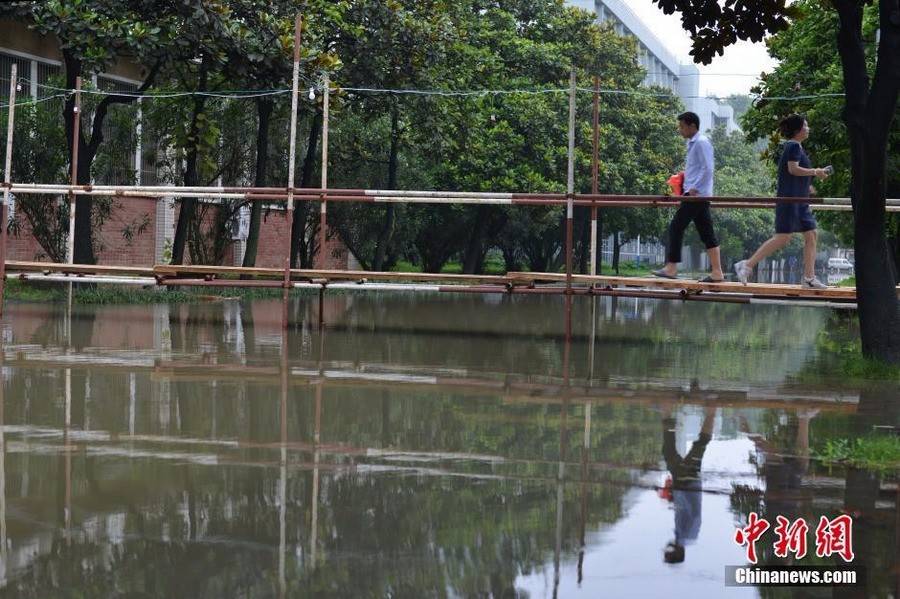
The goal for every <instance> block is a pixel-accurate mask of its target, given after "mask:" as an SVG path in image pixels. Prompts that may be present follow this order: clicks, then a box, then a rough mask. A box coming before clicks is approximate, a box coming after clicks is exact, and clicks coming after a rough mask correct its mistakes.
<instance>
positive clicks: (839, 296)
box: [507, 272, 900, 300]
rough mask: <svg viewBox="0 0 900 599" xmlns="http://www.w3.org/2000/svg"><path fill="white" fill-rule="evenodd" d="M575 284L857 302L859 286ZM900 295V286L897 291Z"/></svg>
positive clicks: (523, 279) (632, 280) (580, 279)
mask: <svg viewBox="0 0 900 599" xmlns="http://www.w3.org/2000/svg"><path fill="white" fill-rule="evenodd" d="M507 276H508V277H509V278H510V280H512V281H514V282H516V283H518V284H526V283H535V282H553V283H564V282H565V281H566V275H565V274H563V273H540V272H512V273H509V274H508V275H507ZM572 282H573V283H578V284H584V285H590V284H593V285H600V286H610V287H640V288H653V289H668V290H684V291H692V292H729V293H743V294H749V295H752V296H756V297H760V296H765V297H787V298H806V299H809V298H814V299H823V300H825V299H836V300H855V299H856V288H855V287H829V288H828V289H805V288H803V287H800V286H799V285H776V284H763V283H748V284H747V285H744V284H742V283H739V282H724V283H700V282H698V281H695V280H692V279H675V280H673V279H663V278H659V277H652V278H650V277H613V276H603V275H596V276H591V275H573V276H572ZM897 291H898V293H900V287H898V289H897Z"/></svg>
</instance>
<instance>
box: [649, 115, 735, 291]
mask: <svg viewBox="0 0 900 599" xmlns="http://www.w3.org/2000/svg"><path fill="white" fill-rule="evenodd" d="M678 133H679V134H680V135H681V136H682V137H683V138H685V139H686V140H687V157H686V158H685V164H684V187H683V188H684V195H686V196H706V197H708V196H711V195H712V194H713V170H714V169H715V161H714V159H713V147H712V144H711V143H710V141H709V139H707V137H706V136H705V135H702V134H701V133H700V117H698V116H697V115H696V114H695V113H693V112H685V113H684V114H681V115H679V116H678ZM692 221H693V223H694V225H695V226H696V227H697V233H699V234H700V240H701V241H703V243H704V245H706V251H707V253H708V254H709V263H710V265H711V268H712V273H710V276H708V277H706V278H704V279H702V282H704V283H719V282H721V281H723V280H725V275H724V274H723V273H722V258H721V256H720V254H719V240H718V239H716V233H715V231H714V230H713V222H712V211H711V210H710V207H709V202H696V201H691V202H681V205H679V206H678V210H677V211H676V212H675V216H674V217H673V218H672V222H671V223H670V224H669V241H668V245H667V247H666V265H665V266H664V267H663V268H661V269H660V270H655V271H653V274H654V275H656V276H657V277H663V278H665V279H674V278H676V275H677V274H678V263H679V262H681V246H682V245H683V244H684V230H685V229H687V226H688V225H689V224H691V222H692Z"/></svg>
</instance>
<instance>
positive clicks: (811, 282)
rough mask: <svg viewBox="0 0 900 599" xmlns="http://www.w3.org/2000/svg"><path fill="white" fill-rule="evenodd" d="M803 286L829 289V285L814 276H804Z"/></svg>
mask: <svg viewBox="0 0 900 599" xmlns="http://www.w3.org/2000/svg"><path fill="white" fill-rule="evenodd" d="M803 288H804V289H828V285H826V284H825V283H823V282H822V281H820V280H819V279H817V278H816V277H813V278H811V279H807V278H804V279H803Z"/></svg>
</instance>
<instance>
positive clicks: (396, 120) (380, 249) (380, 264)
mask: <svg viewBox="0 0 900 599" xmlns="http://www.w3.org/2000/svg"><path fill="white" fill-rule="evenodd" d="M399 148H400V111H399V109H398V108H397V102H396V101H395V102H394V103H393V105H392V106H391V150H390V154H389V156H388V178H387V188H388V189H396V188H397V168H398V165H397V161H398V158H399V157H398V152H399ZM396 220H397V216H396V211H395V206H394V204H393V203H388V205H387V207H386V209H385V213H384V223H383V224H382V227H381V231H380V232H379V234H378V242H377V243H376V245H375V259H374V260H373V261H372V269H373V270H376V271H379V270H382V269H383V268H384V261H385V256H386V255H387V252H388V248H389V247H390V245H391V242H392V241H393V238H394V226H395V224H396Z"/></svg>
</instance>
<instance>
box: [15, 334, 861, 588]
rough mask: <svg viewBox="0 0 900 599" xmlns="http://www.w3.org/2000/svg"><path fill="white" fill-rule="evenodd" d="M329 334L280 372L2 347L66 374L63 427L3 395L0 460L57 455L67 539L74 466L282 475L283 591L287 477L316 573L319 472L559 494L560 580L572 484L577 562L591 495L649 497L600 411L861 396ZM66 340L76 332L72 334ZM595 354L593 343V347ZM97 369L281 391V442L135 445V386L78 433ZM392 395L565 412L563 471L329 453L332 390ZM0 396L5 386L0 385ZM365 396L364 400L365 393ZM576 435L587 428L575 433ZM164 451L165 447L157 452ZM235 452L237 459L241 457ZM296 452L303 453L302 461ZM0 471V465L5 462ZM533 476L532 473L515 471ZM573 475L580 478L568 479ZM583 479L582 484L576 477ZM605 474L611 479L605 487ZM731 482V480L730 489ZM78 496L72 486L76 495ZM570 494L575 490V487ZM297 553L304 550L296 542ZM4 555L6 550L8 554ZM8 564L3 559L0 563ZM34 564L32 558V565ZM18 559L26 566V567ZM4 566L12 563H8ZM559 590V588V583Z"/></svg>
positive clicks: (476, 460)
mask: <svg viewBox="0 0 900 599" xmlns="http://www.w3.org/2000/svg"><path fill="white" fill-rule="evenodd" d="M325 332H326V329H324V328H323V329H321V334H320V338H319V340H318V341H319V348H318V351H319V359H318V360H293V361H289V352H288V347H287V340H288V334H287V331H286V330H285V331H283V332H282V333H281V341H282V345H281V362H280V364H279V365H277V366H262V365H260V366H256V365H246V364H229V363H218V364H215V363H209V362H203V361H196V358H194V359H193V360H194V361H192V359H191V357H190V356H187V355H185V356H181V355H177V356H176V355H173V354H172V353H171V351H170V350H167V351H162V352H160V353H158V354H154V353H151V354H150V355H147V354H146V352H142V351H139V350H129V351H90V350H80V349H75V348H72V347H71V346H56V347H54V346H44V347H42V346H38V345H34V344H20V345H15V344H5V345H4V346H3V348H2V352H0V365H2V366H3V367H6V368H15V369H18V370H22V369H41V370H48V369H49V370H59V371H62V372H63V373H64V374H65V404H64V411H65V419H64V425H63V426H62V427H61V428H60V427H56V428H54V427H42V428H33V427H21V426H12V425H6V426H2V423H3V420H2V415H3V413H2V407H3V398H2V395H0V449H2V452H3V454H2V455H5V453H6V452H8V451H9V452H17V451H35V452H38V453H40V452H46V453H50V452H52V453H57V454H61V455H62V456H63V460H64V462H65V481H64V484H65V497H64V510H63V513H64V515H65V522H64V527H63V531H64V534H65V535H66V536H67V537H70V536H71V535H73V534H74V533H75V531H76V529H75V524H73V521H72V504H73V470H72V460H73V455H78V454H79V453H81V454H83V455H86V456H114V457H120V458H122V459H126V460H130V459H136V458H151V459H154V460H163V461H171V462H175V463H191V464H196V465H197V466H199V467H202V466H204V465H208V466H212V467H222V466H239V467H252V468H266V469H271V468H278V471H279V478H278V480H279V482H278V486H277V489H276V494H277V500H276V503H277V506H278V514H279V535H280V537H279V552H278V555H279V557H278V564H279V566H278V569H279V581H280V585H281V586H280V588H281V590H282V592H283V591H284V589H286V579H287V574H286V563H285V562H286V559H287V556H288V555H289V552H292V551H293V550H294V545H293V544H291V543H288V542H287V539H288V528H287V510H288V509H289V507H288V506H289V504H288V501H287V496H286V488H287V484H288V481H289V478H290V475H291V474H293V473H297V472H309V473H311V475H312V490H311V495H312V496H311V502H310V506H311V510H310V511H311V513H310V516H309V527H310V528H309V548H308V553H305V554H306V555H309V556H310V559H311V561H310V563H313V564H315V563H317V561H318V560H319V559H320V557H317V556H319V555H320V551H321V544H320V543H319V541H318V539H317V534H318V532H319V531H318V528H319V525H318V514H319V508H320V506H319V502H320V498H319V479H320V475H321V473H322V472H323V471H325V472H334V471H349V472H358V473H360V472H365V471H367V470H368V471H375V472H382V471H391V472H397V473H400V474H404V473H408V474H412V475H416V476H441V477H465V478H469V479H473V480H475V479H487V478H489V479H492V480H519V481H532V482H538V483H544V484H547V483H551V484H552V483H555V485H556V490H557V496H556V546H555V548H554V567H555V570H556V571H557V572H559V570H560V559H561V558H560V555H561V551H562V535H563V532H562V530H563V527H562V522H563V520H562V514H563V511H564V508H565V501H564V493H563V489H564V487H566V485H572V484H573V483H578V484H579V487H578V488H579V493H580V497H581V500H580V503H581V506H580V508H581V509H580V514H579V523H580V535H581V537H580V538H581V553H582V555H583V553H584V548H585V542H584V538H585V527H586V523H587V519H588V508H587V506H588V500H587V497H588V493H589V492H590V491H589V489H590V488H591V486H592V485H597V484H609V485H626V486H628V487H635V486H637V487H641V486H644V487H650V488H652V487H653V483H652V482H649V481H648V480H647V478H646V477H643V480H641V478H642V477H641V476H639V475H640V473H646V472H648V471H651V472H652V471H653V468H654V467H653V466H652V465H648V464H644V463H640V464H638V463H620V462H615V461H608V460H603V459H596V456H590V454H589V450H590V447H591V438H592V434H591V431H592V430H594V427H595V426H596V424H595V423H592V411H593V406H594V404H595V403H596V404H598V405H601V404H624V405H630V404H641V405H656V404H663V403H669V402H672V401H676V402H682V403H691V404H700V405H714V406H721V407H726V406H727V407H735V408H779V409H788V410H800V409H804V408H816V409H819V410H823V411H832V412H843V413H846V412H853V411H855V410H856V407H857V402H858V399H859V398H858V396H856V395H853V394H844V395H840V394H836V393H835V392H834V391H833V390H824V389H823V390H816V389H808V388H803V389H801V390H796V391H795V390H792V389H791V388H789V387H761V386H757V387H752V386H741V385H727V384H723V385H714V386H712V387H703V388H701V387H699V386H697V385H691V384H689V383H687V382H685V384H684V385H677V384H674V385H673V384H672V383H671V382H668V381H661V380H660V381H657V380H645V379H643V380H635V379H627V378H619V379H613V380H609V381H603V382H599V381H594V380H592V375H589V376H588V377H587V378H580V379H577V378H572V377H570V376H569V374H568V366H569V364H568V357H569V345H570V344H571V337H572V336H571V331H567V333H568V336H567V338H566V349H565V353H564V360H563V368H562V372H561V373H560V374H548V375H541V376H533V375H527V374H524V373H523V374H517V373H502V372H486V371H478V370H472V369H467V368H441V367H431V366H427V365H426V366H418V365H396V364H385V363H381V362H363V363H351V362H342V361H325V360H323V359H322V356H323V355H324V345H325V342H326V335H325ZM69 334H70V331H69ZM589 348H593V343H592V344H591V345H590V346H589ZM92 369H100V370H103V371H105V372H108V371H112V372H116V371H118V372H122V373H127V374H131V375H134V374H138V373H140V374H142V375H145V376H146V377H147V378H148V379H149V380H151V381H155V382H158V383H162V384H166V385H168V384H170V383H178V382H209V383H222V382H230V383H234V384H248V383H260V384H263V385H270V386H272V387H275V386H278V387H279V388H280V390H281V395H280V403H279V406H280V424H281V427H280V439H279V440H277V441H275V440H273V441H269V442H266V441H254V440H242V439H222V438H213V437H211V438H208V439H207V438H203V437H181V436H177V435H167V434H161V435H151V434H140V433H137V432H136V431H135V418H136V408H135V397H134V394H135V393H136V390H135V386H134V385H131V389H130V394H131V397H129V416H128V419H129V425H128V429H129V430H128V432H127V433H116V432H110V431H102V430H78V429H76V428H74V427H73V425H72V373H73V372H76V371H79V370H92ZM292 388H294V389H296V388H308V389H310V390H311V391H312V392H313V393H314V401H315V412H314V413H315V416H314V420H313V427H312V439H311V440H309V441H306V442H300V441H297V440H291V439H290V438H289V436H288V428H287V420H288V418H287V414H288V404H289V399H290V395H289V390H290V389H292ZM344 388H352V389H365V388H374V389H385V390H391V391H400V392H404V391H409V392H412V393H422V392H425V393H435V394H456V395H464V396H472V397H485V396H488V397H490V396H493V397H499V398H501V399H502V400H503V401H505V402H509V403H518V404H522V405H528V404H544V405H548V404H549V405H559V406H561V407H562V409H561V411H560V416H561V418H560V423H559V426H560V451H559V460H557V461H550V460H547V459H531V458H528V457H526V458H524V459H523V458H517V457H507V456H503V455H496V454H476V453H468V452H464V451H462V452H447V451H440V450H434V451H431V450H425V451H423V450H420V449H404V448H402V447H400V448H386V449H385V448H373V447H365V446H363V447H358V446H356V445H355V444H352V443H351V444H344V443H340V442H337V443H335V442H327V443H325V442H322V439H321V431H322V415H323V411H324V409H325V407H326V406H325V404H326V403H327V402H326V401H324V399H325V396H324V391H325V390H326V389H344ZM0 393H2V385H0ZM360 395H364V394H360ZM572 405H579V406H580V407H581V409H582V412H583V428H584V431H585V434H584V437H583V441H582V443H581V444H580V445H581V451H580V452H578V450H577V449H576V450H575V452H576V454H579V453H580V456H579V457H580V459H576V460H573V459H572V458H573V457H575V456H572V455H571V452H572V448H570V447H569V444H570V442H569V436H570V431H569V429H570V427H572V425H573V424H574V422H573V420H574V419H573V418H572V416H570V414H569V409H568V408H569V407H570V406H572ZM579 428H580V427H579ZM10 435H15V436H24V435H27V436H28V439H29V441H28V443H29V445H28V446H23V443H22V441H19V440H16V441H15V442H7V441H6V439H5V437H8V436H10ZM160 446H162V447H160ZM245 450H261V451H262V452H269V451H271V452H277V455H271V454H266V453H263V455H253V454H251V455H249V456H248V455H243V454H242V453H240V452H243V451H245ZM235 452H239V453H238V454H237V455H236V454H235ZM297 453H302V454H306V455H305V456H302V457H301V456H298V455H296V454H297ZM2 462H3V460H0V463H2ZM523 465H524V466H527V468H526V470H527V472H522V471H521V470H518V469H517V468H516V467H517V466H523ZM573 469H574V470H573ZM0 470H2V471H0V490H2V489H3V488H4V485H5V482H4V481H5V465H4V466H3V468H0ZM575 472H578V473H579V474H575ZM618 472H624V473H626V475H627V476H626V477H625V479H618V478H617V474H616V473H618ZM598 473H603V474H604V476H598ZM706 475H708V476H711V477H713V480H712V481H711V482H714V483H716V484H711V485H709V487H708V488H706V492H709V493H723V494H728V493H730V492H731V487H730V481H731V480H733V478H734V477H735V476H740V477H741V479H742V480H748V479H750V480H753V473H752V472H748V473H739V474H735V473H733V472H726V473H721V474H717V473H711V472H707V473H706ZM729 477H730V478H729ZM816 481H817V482H816V485H824V486H825V487H827V488H834V489H839V488H840V485H839V484H838V483H839V481H838V480H837V479H835V480H829V481H826V480H824V479H823V478H821V477H817V478H816ZM76 488H77V487H76ZM569 488H572V487H569ZM832 495H834V494H827V493H826V495H825V496H823V497H821V498H820V499H819V500H818V501H820V503H822V502H824V503H822V504H823V505H824V504H827V505H832V504H833V505H834V506H839V505H840V501H841V499H840V498H839V497H838V496H837V495H834V496H832ZM6 511H7V505H6V497H5V496H4V497H2V499H0V521H2V523H3V530H2V532H3V539H0V541H3V542H2V543H0V544H2V545H3V547H6V546H7V545H6V542H5V540H6V538H7V532H6ZM298 542H299V540H298ZM4 551H6V550H4ZM4 557H7V556H4ZM35 557H36V556H30V557H28V558H27V559H34V558H35ZM22 559H26V558H24V557H22ZM5 563H9V562H5ZM557 582H558V579H557Z"/></svg>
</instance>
